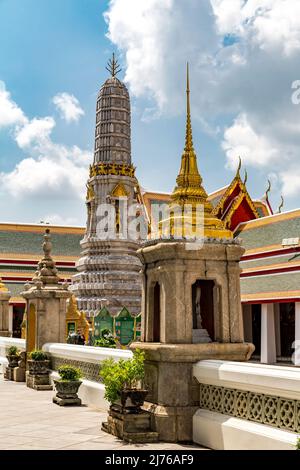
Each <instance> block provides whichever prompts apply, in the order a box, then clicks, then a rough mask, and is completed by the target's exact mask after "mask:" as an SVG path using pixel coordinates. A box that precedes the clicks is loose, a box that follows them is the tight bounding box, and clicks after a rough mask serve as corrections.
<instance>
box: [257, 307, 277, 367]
mask: <svg viewBox="0 0 300 470" xmlns="http://www.w3.org/2000/svg"><path fill="white" fill-rule="evenodd" d="M260 361H261V362H262V363H264V364H274V363H276V340H275V315H274V304H262V306H261V358H260Z"/></svg>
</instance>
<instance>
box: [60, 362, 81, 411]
mask: <svg viewBox="0 0 300 470" xmlns="http://www.w3.org/2000/svg"><path fill="white" fill-rule="evenodd" d="M58 373H59V375H60V379H57V380H54V385H55V388H56V395H55V397H53V402H54V403H56V404H57V405H60V406H66V405H81V400H80V398H78V395H77V393H78V390H79V387H80V385H81V384H82V382H81V380H80V379H81V377H82V372H81V370H80V369H77V368H76V367H73V366H70V365H64V366H61V367H60V368H59V369H58Z"/></svg>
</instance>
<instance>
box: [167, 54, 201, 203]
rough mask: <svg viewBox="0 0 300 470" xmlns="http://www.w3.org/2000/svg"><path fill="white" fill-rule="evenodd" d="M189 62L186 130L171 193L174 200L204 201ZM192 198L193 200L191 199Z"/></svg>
mask: <svg viewBox="0 0 300 470" xmlns="http://www.w3.org/2000/svg"><path fill="white" fill-rule="evenodd" d="M190 94H191V92H190V74H189V63H187V69H186V132H185V147H184V151H183V154H182V157H181V168H180V172H179V175H178V177H177V180H176V182H177V187H176V188H175V190H174V193H173V196H172V197H173V200H175V201H176V202H183V203H185V202H202V203H203V202H205V201H206V200H207V194H206V192H205V189H204V188H203V187H202V186H201V184H202V178H201V175H200V173H199V170H198V165H197V156H196V152H195V150H194V145H193V131H192V118H191V103H190ZM192 200H193V201H192Z"/></svg>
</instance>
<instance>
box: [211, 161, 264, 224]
mask: <svg viewBox="0 0 300 470" xmlns="http://www.w3.org/2000/svg"><path fill="white" fill-rule="evenodd" d="M213 214H214V215H215V216H216V217H218V218H219V219H221V220H222V221H223V222H224V223H225V227H226V228H227V229H229V230H232V231H234V230H235V229H236V227H237V226H238V225H239V224H240V223H242V222H248V221H249V220H253V219H258V218H259V214H258V212H257V210H256V207H255V204H254V202H253V201H252V199H251V197H250V195H249V193H248V190H247V188H246V181H242V179H241V177H240V167H239V169H238V171H237V174H236V176H235V178H234V179H233V181H232V183H231V184H230V185H229V186H228V187H227V188H226V190H225V191H224V193H223V195H222V197H221V198H220V200H219V202H218V203H217V204H216V206H215V207H214V209H213Z"/></svg>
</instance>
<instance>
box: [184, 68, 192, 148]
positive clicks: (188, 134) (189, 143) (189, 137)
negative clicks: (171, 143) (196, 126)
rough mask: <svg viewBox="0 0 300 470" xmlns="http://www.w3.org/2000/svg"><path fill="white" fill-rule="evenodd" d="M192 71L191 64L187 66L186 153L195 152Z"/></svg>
mask: <svg viewBox="0 0 300 470" xmlns="http://www.w3.org/2000/svg"><path fill="white" fill-rule="evenodd" d="M190 93H191V92H190V71H189V63H187V64H186V135H185V149H184V150H185V152H190V151H193V150H194V146H193V131H192V119H191V104H190Z"/></svg>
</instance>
